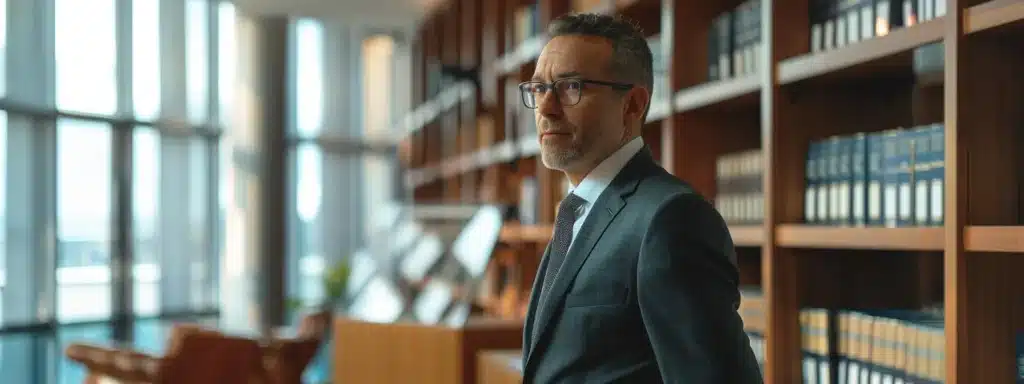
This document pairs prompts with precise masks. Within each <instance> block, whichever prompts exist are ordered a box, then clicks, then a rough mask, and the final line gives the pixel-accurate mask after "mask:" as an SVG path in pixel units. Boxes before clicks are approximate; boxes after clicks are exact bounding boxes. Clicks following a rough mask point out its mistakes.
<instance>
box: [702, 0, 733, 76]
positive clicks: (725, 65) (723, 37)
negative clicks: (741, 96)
mask: <svg viewBox="0 0 1024 384" xmlns="http://www.w3.org/2000/svg"><path fill="white" fill-rule="evenodd" d="M733 17H734V13H733V12H731V11H730V12H723V13H722V14H719V15H718V16H716V17H715V18H714V20H712V21H711V30H710V31H709V32H708V80H710V81H716V80H723V79H727V78H729V77H732V74H733V71H732V51H733V46H732V43H733V39H732V36H733V26H734V21H733Z"/></svg>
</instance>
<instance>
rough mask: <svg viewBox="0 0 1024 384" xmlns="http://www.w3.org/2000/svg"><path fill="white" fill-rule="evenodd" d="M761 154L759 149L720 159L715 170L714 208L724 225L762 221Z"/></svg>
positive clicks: (762, 159) (732, 154)
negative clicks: (715, 191) (715, 190)
mask: <svg viewBox="0 0 1024 384" xmlns="http://www.w3.org/2000/svg"><path fill="white" fill-rule="evenodd" d="M763 180H764V152H763V151H761V149H754V150H747V151H741V152H736V153H729V154H725V155H722V156H719V157H718V159H717V164H716V168H715V181H716V184H717V193H716V194H715V209H716V210H718V212H719V214H721V215H722V218H723V219H724V220H725V222H726V223H729V224H737V225H750V224H761V223H762V222H763V221H764V181H763Z"/></svg>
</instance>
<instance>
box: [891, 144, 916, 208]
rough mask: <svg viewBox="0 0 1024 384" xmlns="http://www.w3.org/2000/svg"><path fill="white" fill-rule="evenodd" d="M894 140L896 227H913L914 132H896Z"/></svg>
mask: <svg viewBox="0 0 1024 384" xmlns="http://www.w3.org/2000/svg"><path fill="white" fill-rule="evenodd" d="M897 132H898V136H897V138H896V139H895V140H896V153H897V155H896V156H897V160H896V167H897V168H896V171H895V172H896V181H897V183H898V187H897V193H898V195H897V196H898V199H899V203H897V208H896V209H897V210H898V216H897V218H896V226H898V227H907V226H912V225H914V216H913V215H914V194H913V190H912V188H913V180H912V175H913V170H912V169H913V154H914V152H915V150H914V144H915V143H916V142H915V141H914V140H913V139H914V131H913V130H911V129H900V130H897Z"/></svg>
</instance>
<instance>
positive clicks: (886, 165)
mask: <svg viewBox="0 0 1024 384" xmlns="http://www.w3.org/2000/svg"><path fill="white" fill-rule="evenodd" d="M899 137H900V136H899V131H897V130H892V131H886V132H885V135H884V136H883V138H882V141H883V146H884V154H883V155H882V156H883V160H882V172H881V173H882V175H883V176H882V190H883V191H884V192H883V193H882V200H883V207H884V208H883V209H882V216H883V222H884V225H885V226H886V227H896V224H897V220H898V219H899V180H898V177H897V174H898V172H899V152H898V149H899V145H898V139H899Z"/></svg>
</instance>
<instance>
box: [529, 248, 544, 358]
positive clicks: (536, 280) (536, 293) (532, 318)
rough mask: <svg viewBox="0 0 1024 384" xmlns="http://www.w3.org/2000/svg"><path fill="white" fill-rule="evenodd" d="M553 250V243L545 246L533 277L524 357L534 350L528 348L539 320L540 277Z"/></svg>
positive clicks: (531, 343)
mask: <svg viewBox="0 0 1024 384" xmlns="http://www.w3.org/2000/svg"><path fill="white" fill-rule="evenodd" d="M550 252H551V243H550V242H548V245H547V246H545V247H544V256H542V257H541V259H540V265H539V266H538V267H537V274H536V275H535V276H534V277H533V289H531V290H530V302H529V304H528V305H527V308H526V319H525V322H524V324H523V347H526V349H525V350H524V351H523V354H524V357H526V358H527V359H529V357H530V353H531V352H533V348H528V347H530V346H532V345H533V340H534V338H533V327H535V326H536V320H537V304H538V300H540V287H541V286H540V279H541V278H542V276H544V273H545V271H546V270H547V265H548V253H550Z"/></svg>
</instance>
